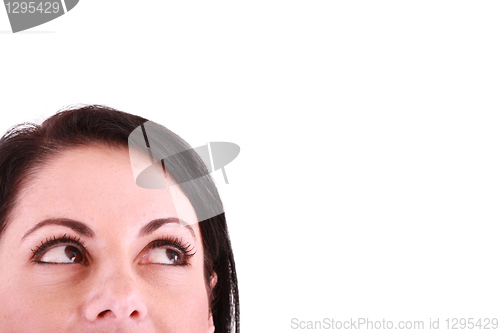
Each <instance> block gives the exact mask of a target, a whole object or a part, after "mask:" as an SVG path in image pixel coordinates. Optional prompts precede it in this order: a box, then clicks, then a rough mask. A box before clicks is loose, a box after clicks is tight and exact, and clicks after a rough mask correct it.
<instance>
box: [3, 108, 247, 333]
mask: <svg viewBox="0 0 500 333" xmlns="http://www.w3.org/2000/svg"><path fill="white" fill-rule="evenodd" d="M147 121H148V120H147V119H144V118H142V117H139V116H135V115H131V114H128V113H125V112H122V111H118V110H115V109H112V108H109V107H106V106H102V105H89V106H82V107H78V108H72V109H68V110H63V111H60V112H58V113H56V114H55V115H53V116H52V117H50V118H48V119H47V120H45V121H44V122H43V123H42V124H41V125H36V124H31V123H25V124H20V125H17V126H14V127H13V128H11V129H10V130H8V131H7V133H5V135H4V136H3V137H2V138H1V139H0V240H1V236H2V235H3V233H4V231H5V229H6V228H7V226H8V223H9V215H10V213H11V212H12V209H13V207H14V205H15V204H16V200H17V197H18V194H19V192H20V189H21V188H23V187H24V186H26V185H27V183H28V182H29V181H30V180H31V179H32V178H33V176H34V175H35V174H36V171H37V170H39V168H40V167H41V166H43V165H44V163H46V162H47V161H48V160H49V159H50V158H51V157H54V156H55V155H56V154H58V153H60V152H62V151H64V150H67V149H71V148H76V147H79V146H87V145H96V144H97V145H105V146H111V147H118V148H128V138H129V135H130V133H131V132H132V131H133V130H134V129H136V128H137V127H138V126H141V125H143V124H144V123H145V122H147ZM150 123H151V122H150ZM153 124H154V123H153ZM154 130H155V131H156V134H155V135H152V136H150V137H151V138H152V140H156V142H154V144H155V147H162V149H163V151H162V152H160V154H164V155H163V156H170V155H172V153H171V152H178V151H188V153H187V154H186V153H184V154H181V155H182V156H180V155H179V158H169V159H168V162H166V163H165V168H166V170H167V172H168V173H169V174H171V175H172V177H173V178H174V179H175V180H176V181H177V182H178V183H179V184H180V187H181V188H182V190H183V191H184V193H185V195H186V196H187V197H188V199H189V200H190V201H191V204H192V205H193V207H194V209H195V211H196V213H197V214H198V216H207V215H206V212H207V211H211V210H213V209H214V207H213V205H220V207H222V203H221V201H220V197H219V194H218V191H217V188H216V187H215V184H214V183H213V180H212V179H211V177H210V176H208V177H207V176H206V175H207V174H208V171H207V167H206V166H205V164H204V162H203V160H202V159H201V158H200V157H199V156H198V154H196V153H195V152H194V151H193V150H192V149H191V146H189V144H187V143H186V142H185V141H184V140H183V139H181V138H180V137H179V136H178V135H176V134H175V133H173V132H171V131H170V130H168V129H167V128H165V127H163V126H160V125H157V124H155V126H154ZM136 148H137V147H136ZM146 153H147V152H146ZM202 176H204V177H202ZM194 178H199V179H200V181H197V182H189V181H188V180H190V179H194ZM220 207H219V208H216V210H215V211H217V212H220V211H222V209H220ZM210 216H213V215H210ZM199 227H200V231H201V235H202V239H203V250H204V253H205V259H204V275H205V284H206V286H207V290H209V299H210V309H211V311H212V315H213V320H214V325H215V332H216V333H229V332H233V331H234V332H236V333H238V332H239V296H238V281H237V278H236V270H235V264H234V258H233V252H232V248H231V243H230V240H229V235H228V231H227V224H226V218H225V214H224V213H222V214H218V215H216V216H214V217H212V218H209V219H207V220H204V221H202V222H200V223H199ZM213 273H216V274H217V284H216V285H215V288H214V290H211V291H210V279H211V276H212V274H213Z"/></svg>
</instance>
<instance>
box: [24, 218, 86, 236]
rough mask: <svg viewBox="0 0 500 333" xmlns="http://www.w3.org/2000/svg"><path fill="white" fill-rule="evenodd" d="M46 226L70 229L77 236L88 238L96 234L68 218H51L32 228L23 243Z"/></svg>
mask: <svg viewBox="0 0 500 333" xmlns="http://www.w3.org/2000/svg"><path fill="white" fill-rule="evenodd" d="M46 225H61V226H63V227H68V228H70V229H73V230H74V231H75V232H76V233H77V234H79V235H81V236H84V237H88V238H92V237H94V235H95V232H94V231H93V230H92V229H90V228H89V227H88V226H87V225H86V224H85V223H82V222H79V221H75V220H72V219H67V218H50V219H46V220H43V221H41V222H38V223H37V224H36V225H35V226H34V227H33V228H31V229H30V230H28V231H27V232H26V233H25V234H24V236H23V238H21V241H22V240H24V239H25V238H26V237H28V236H29V235H30V234H31V233H33V232H34V231H35V230H37V229H40V228H42V227H44V226H46Z"/></svg>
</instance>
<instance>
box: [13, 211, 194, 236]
mask: <svg viewBox="0 0 500 333" xmlns="http://www.w3.org/2000/svg"><path fill="white" fill-rule="evenodd" d="M169 223H177V224H179V225H180V226H183V227H186V228H188V229H189V231H190V232H191V234H192V235H193V237H194V239H196V236H195V234H194V230H193V228H192V227H191V226H190V225H189V224H187V223H186V222H185V221H184V220H182V219H180V218H177V217H168V218H160V219H155V220H152V221H151V222H149V223H148V224H146V225H145V226H143V227H142V228H141V230H140V231H139V234H138V236H139V237H144V236H147V235H149V234H151V233H153V232H154V231H156V230H157V229H159V228H161V227H162V226H163V225H165V224H169ZM47 225H60V226H63V227H67V228H70V229H72V230H73V231H75V232H76V233H77V234H79V235H81V236H84V237H88V238H92V237H94V236H95V232H94V231H93V230H92V229H90V228H89V227H88V226H87V225H86V224H85V223H82V222H79V221H75V220H72V219H67V218H50V219H46V220H43V221H41V222H39V223H37V224H36V225H35V226H34V227H33V228H31V229H30V230H28V231H27V232H26V233H25V234H24V236H23V238H22V239H21V241H22V240H24V239H25V238H26V237H28V236H29V235H30V234H32V233H33V232H34V231H35V230H37V229H40V228H42V227H44V226H47Z"/></svg>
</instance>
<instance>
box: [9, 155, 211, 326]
mask: <svg viewBox="0 0 500 333" xmlns="http://www.w3.org/2000/svg"><path fill="white" fill-rule="evenodd" d="M173 198H175V203H176V204H175V205H174V200H173ZM179 202H181V203H184V204H179ZM12 213H13V214H12V215H11V217H12V219H11V222H10V224H9V225H8V227H7V229H6V230H5V234H4V235H3V237H2V239H1V240H0V267H1V270H0V300H1V301H0V332H12V333H13V332H22V333H26V332H37V333H43V332H51V333H53V332H61V333H62V332H71V333H76V332H140V333H147V332H162V333H164V332H203V333H205V332H213V331H214V327H213V321H212V317H211V314H210V311H209V304H208V297H207V288H206V285H205V279H204V275H203V245H202V239H201V234H200V230H199V227H198V224H197V223H193V222H194V221H196V220H197V218H196V213H195V211H194V209H193V207H192V206H191V204H190V203H189V200H188V199H187V198H186V197H185V196H184V194H183V193H182V192H181V191H179V190H176V189H175V188H172V187H170V188H168V189H167V190H151V189H142V188H140V187H138V186H137V185H136V184H135V181H134V177H133V174H132V168H131V166H130V159H129V155H128V152H127V151H126V150H125V149H124V150H118V149H110V148H97V147H86V148H81V149H80V148H79V149H73V150H68V151H66V152H64V153H62V154H61V155H59V156H58V157H56V158H55V159H53V160H51V161H49V163H48V164H47V166H46V167H44V168H43V169H42V170H41V171H39V172H38V173H37V174H36V179H35V180H33V181H32V182H30V184H29V186H28V187H26V188H24V189H23V190H22V192H21V196H20V197H19V200H18V203H17V206H16V207H15V208H14V210H13V212H12ZM179 220H180V221H181V222H180V224H179V223H178V222H177V221H179ZM184 222H187V223H188V224H189V225H188V226H186V224H185V223H184ZM181 225H182V226H181Z"/></svg>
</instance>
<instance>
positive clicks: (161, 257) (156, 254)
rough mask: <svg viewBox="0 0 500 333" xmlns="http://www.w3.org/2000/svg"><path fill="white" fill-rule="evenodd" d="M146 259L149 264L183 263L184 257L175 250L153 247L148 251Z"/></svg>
mask: <svg viewBox="0 0 500 333" xmlns="http://www.w3.org/2000/svg"><path fill="white" fill-rule="evenodd" d="M147 261H148V263H150V264H165V265H183V264H184V261H185V258H184V256H183V255H182V254H181V253H180V252H179V251H177V250H173V249H168V248H167V249H165V248H163V249H162V248H155V249H152V250H151V251H150V252H149V254H148V256H147Z"/></svg>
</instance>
